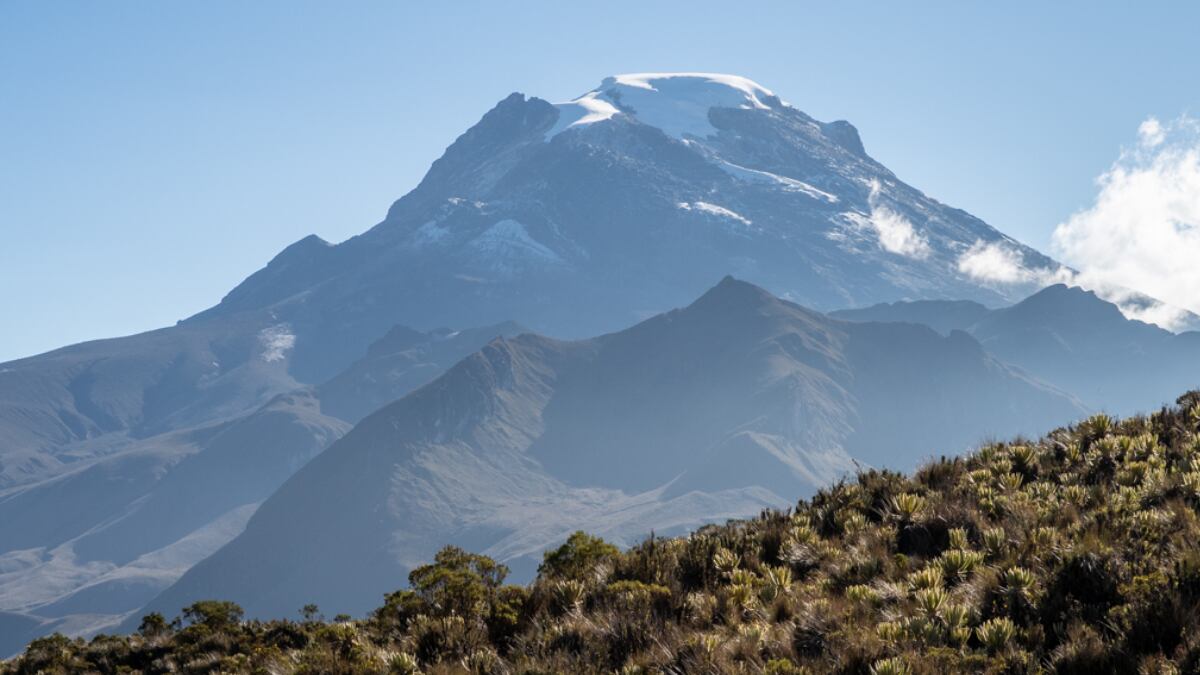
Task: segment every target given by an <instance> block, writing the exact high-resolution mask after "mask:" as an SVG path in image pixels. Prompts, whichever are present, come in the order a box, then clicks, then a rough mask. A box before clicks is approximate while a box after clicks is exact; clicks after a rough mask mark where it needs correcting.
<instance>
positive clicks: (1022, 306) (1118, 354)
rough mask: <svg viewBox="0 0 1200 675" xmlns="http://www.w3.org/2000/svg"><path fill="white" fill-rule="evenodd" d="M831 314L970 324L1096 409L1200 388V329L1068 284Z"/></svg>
mask: <svg viewBox="0 0 1200 675" xmlns="http://www.w3.org/2000/svg"><path fill="white" fill-rule="evenodd" d="M831 316H834V317H838V318H842V319H847V320H852V321H902V322H912V323H918V324H924V325H928V326H930V327H932V328H934V329H935V330H938V331H940V332H943V333H948V332H953V331H956V330H958V331H966V332H967V333H970V334H971V335H972V336H973V337H975V338H976V339H977V340H979V342H980V344H982V345H983V348H984V349H986V350H987V351H988V352H990V353H991V354H994V355H995V356H997V357H998V358H1000V359H1001V360H1003V361H1005V362H1007V363H1011V364H1013V365H1016V366H1019V367H1021V368H1023V369H1024V370H1026V371H1027V372H1030V373H1033V374H1035V375H1036V376H1037V377H1038V378H1040V379H1042V380H1044V381H1046V382H1049V383H1052V384H1054V385H1055V386H1057V387H1059V388H1061V389H1063V390H1064V391H1069V392H1071V393H1072V394H1075V395H1076V396H1078V397H1079V398H1080V399H1081V400H1083V401H1084V403H1086V404H1087V405H1088V406H1089V407H1090V408H1093V409H1095V410H1107V411H1110V412H1114V413H1119V414H1132V413H1136V412H1144V411H1146V410H1147V409H1152V408H1154V407H1157V406H1159V405H1164V404H1166V403H1168V402H1169V400H1167V398H1168V395H1167V392H1170V391H1187V390H1189V389H1195V388H1198V387H1200V333H1197V332H1187V333H1180V334H1175V333H1171V332H1169V331H1166V330H1163V329H1161V328H1159V327H1157V326H1153V325H1150V324H1146V323H1142V322H1140V321H1131V320H1129V319H1126V318H1125V317H1124V316H1123V315H1122V314H1121V311H1120V310H1119V309H1118V308H1117V306H1116V305H1113V304H1112V303H1109V302H1106V301H1104V300H1102V299H1100V298H1099V297H1097V296H1096V294H1095V293H1092V292H1090V291H1085V290H1083V289H1081V288H1076V287H1068V286H1064V285H1062V284H1057V285H1054V286H1050V287H1048V288H1046V289H1044V290H1042V291H1039V292H1038V293H1036V294H1034V295H1032V296H1030V297H1029V298H1026V299H1025V300H1023V301H1021V302H1019V303H1017V304H1015V305H1013V306H1011V307H1005V308H1003V309H988V308H986V307H984V306H983V305H980V304H978V303H973V302H963V301H957V302H950V301H924V302H897V303H891V304H880V305H875V306H873V307H868V308H865V309H856V310H843V311H838V312H833V313H832V314H831ZM1187 364H1192V366H1193V367H1188V365H1187Z"/></svg>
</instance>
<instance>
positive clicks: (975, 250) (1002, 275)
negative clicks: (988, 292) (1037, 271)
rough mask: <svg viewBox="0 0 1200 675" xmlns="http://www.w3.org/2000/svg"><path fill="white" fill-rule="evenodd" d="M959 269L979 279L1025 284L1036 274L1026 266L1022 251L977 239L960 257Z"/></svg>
mask: <svg viewBox="0 0 1200 675" xmlns="http://www.w3.org/2000/svg"><path fill="white" fill-rule="evenodd" d="M958 271H959V272H962V273H963V274H965V275H967V276H969V277H971V278H972V279H976V280H979V281H987V282H994V283H1001V284H1023V283H1028V282H1030V281H1033V280H1034V278H1035V275H1034V273H1033V272H1031V271H1030V270H1028V269H1026V268H1025V263H1024V261H1023V259H1022V257H1021V254H1020V252H1018V251H1016V250H1014V249H1012V248H1009V247H1008V246H1005V245H1003V244H1001V243H999V242H995V241H992V242H984V241H977V242H975V245H973V246H972V247H971V248H969V249H968V250H967V252H966V253H964V254H962V256H960V257H959V259H958Z"/></svg>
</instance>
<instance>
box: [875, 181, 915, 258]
mask: <svg viewBox="0 0 1200 675" xmlns="http://www.w3.org/2000/svg"><path fill="white" fill-rule="evenodd" d="M879 195H880V186H879V181H871V195H870V197H868V204H869V205H870V206H871V219H870V225H871V228H872V229H874V230H875V234H876V235H878V237H879V246H880V247H881V248H883V250H885V251H889V252H891V253H895V254H897V255H903V256H908V257H910V258H917V259H922V258H925V257H926V256H928V255H929V242H927V241H925V238H924V237H922V236H921V235H920V234H918V233H917V230H916V228H915V227H913V224H912V222H911V221H909V220H908V218H905V217H904V216H902V215H900V214H899V213H896V212H895V211H893V210H891V209H890V208H888V207H887V206H886V205H884V204H883V203H882V200H881V199H880V198H879Z"/></svg>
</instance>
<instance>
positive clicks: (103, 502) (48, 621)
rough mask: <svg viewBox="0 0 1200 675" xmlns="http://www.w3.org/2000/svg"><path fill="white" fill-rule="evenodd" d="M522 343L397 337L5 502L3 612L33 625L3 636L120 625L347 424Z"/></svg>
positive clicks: (474, 336)
mask: <svg viewBox="0 0 1200 675" xmlns="http://www.w3.org/2000/svg"><path fill="white" fill-rule="evenodd" d="M521 330H522V329H521V327H520V326H518V325H516V324H512V323H505V324H500V325H496V326H490V327H486V328H478V329H471V330H463V331H449V330H440V331H434V332H431V333H423V332H419V331H414V330H412V329H408V328H404V327H399V326H397V327H394V328H393V329H392V330H391V331H389V332H388V333H387V334H386V335H385V336H384V337H383V338H381V339H380V340H378V341H377V342H375V343H374V344H372V345H371V347H370V348H369V349H368V350H367V353H366V355H365V356H364V357H363V358H362V359H360V360H358V361H356V362H355V363H354V364H353V365H352V366H351V367H350V368H348V369H347V370H346V371H345V372H343V373H340V374H339V375H338V376H336V377H334V378H332V379H331V380H330V381H329V382H327V383H324V384H322V385H319V386H316V387H300V388H296V389H293V390H292V391H289V392H287V393H284V394H278V395H276V396H274V397H273V398H272V399H271V400H269V401H268V402H266V403H265V404H263V405H262V406H260V407H259V408H258V409H257V410H254V411H253V412H251V413H249V414H246V415H243V416H241V417H233V418H232V419H223V418H219V419H218V420H217V421H208V422H202V423H199V424H195V425H194V426H188V427H187V428H185V429H182V430H178V431H169V432H163V433H147V434H146V435H145V437H138V433H137V427H136V426H134V425H130V426H134V428H133V429H125V430H121V431H120V432H116V433H114V434H113V435H114V436H116V435H119V436H120V437H121V438H122V441H123V442H122V443H121V444H120V446H119V447H114V448H112V449H111V451H109V452H106V453H98V454H97V455H95V456H87V457H84V456H79V457H74V458H72V460H71V461H69V462H64V463H63V465H62V470H60V471H59V472H58V473H56V474H55V475H52V476H50V477H49V478H44V479H42V480H35V481H33V482H27V483H24V484H21V485H17V486H13V487H9V488H7V489H3V490H0V612H7V614H5V615H4V616H5V617H6V621H8V622H9V623H12V624H13V626H17V625H21V626H28V627H27V628H22V631H23V632H19V631H17V630H16V628H14V629H13V630H12V631H0V633H7V634H9V635H13V636H18V635H22V634H24V635H25V637H24V638H17V637H14V638H13V639H14V640H16V639H20V640H21V644H23V643H24V641H26V640H27V638H28V637H29V636H31V635H36V634H38V633H41V632H46V631H49V630H65V631H68V632H87V631H91V630H96V629H98V628H103V627H105V626H108V625H111V624H113V623H115V622H117V621H120V620H121V619H122V618H123V617H124V616H125V615H127V614H128V613H129V612H131V611H133V610H136V609H137V608H139V607H141V606H142V605H143V604H145V603H146V602H148V601H149V600H150V599H152V598H153V597H154V596H155V595H157V594H158V593H159V592H160V591H161V590H162V589H163V588H165V587H166V586H168V585H170V584H171V583H172V582H174V581H175V579H177V578H178V577H179V576H180V575H181V574H182V573H183V572H184V571H185V570H187V569H188V568H190V567H191V566H192V565H194V564H195V563H196V562H198V561H200V560H202V559H203V558H204V557H206V556H208V555H209V554H211V553H212V552H214V551H216V550H217V549H219V548H220V547H221V546H222V545H224V544H225V543H226V542H228V541H229V540H230V539H232V538H233V537H235V536H236V535H237V534H238V533H239V532H241V530H242V528H243V527H244V526H245V523H246V520H247V519H248V518H249V517H250V515H251V514H252V513H254V510H255V508H257V506H258V504H259V503H260V502H262V501H263V500H264V499H266V498H267V497H268V496H269V495H270V494H271V493H272V492H274V491H275V489H276V488H277V487H279V485H280V484H281V483H283V481H284V480H286V479H287V478H288V477H289V476H290V475H291V474H292V473H294V472H295V471H296V470H297V469H299V468H300V467H301V466H303V465H304V464H305V463H306V462H307V461H308V460H309V459H311V458H312V457H314V456H315V455H316V454H317V453H319V452H320V451H321V450H323V449H324V448H325V447H327V446H328V445H329V444H330V443H331V442H332V441H333V440H335V439H337V438H339V437H340V436H341V435H342V434H344V433H345V432H346V431H347V430H349V429H350V427H351V426H352V423H353V422H355V421H357V420H359V419H361V418H362V417H363V416H365V415H366V414H367V413H369V412H371V411H373V410H374V409H375V408H378V407H380V406H381V405H383V403H386V402H389V401H392V400H394V399H396V398H399V397H401V396H403V395H404V394H406V393H408V392H409V391H411V390H413V389H415V388H417V387H419V386H420V385H422V384H425V383H426V382H428V381H429V380H431V379H433V378H435V377H437V376H438V375H440V374H441V373H442V371H444V370H445V369H446V368H448V367H449V366H451V365H452V364H454V363H455V362H456V361H458V360H459V359H461V358H462V357H463V356H466V355H467V354H469V353H471V352H473V351H475V350H476V349H478V348H479V347H481V346H482V345H484V344H486V343H487V342H488V341H489V340H491V339H493V338H495V337H497V336H503V335H514V334H516V333H518V332H521ZM67 351H69V350H67ZM267 355H268V356H270V354H269V353H268V354H267ZM244 367H246V366H244ZM248 367H249V368H260V369H269V368H273V367H275V363H274V362H273V361H270V360H268V359H266V358H263V359H262V360H261V361H260V362H259V363H252V364H250V365H249V366H248ZM280 370H282V369H280ZM280 382H281V385H280V386H281V387H282V386H283V383H286V382H289V380H287V379H284V378H282V377H281V379H280ZM291 385H292V386H293V387H295V386H296V385H295V383H294V382H291ZM114 409H115V408H114ZM199 419H206V418H204V417H200V418H199ZM101 438H103V437H101ZM8 646H11V648H13V649H15V648H17V647H19V646H20V645H19V644H13V645H8V643H5V642H3V641H0V651H3V649H5V648H7V647H8Z"/></svg>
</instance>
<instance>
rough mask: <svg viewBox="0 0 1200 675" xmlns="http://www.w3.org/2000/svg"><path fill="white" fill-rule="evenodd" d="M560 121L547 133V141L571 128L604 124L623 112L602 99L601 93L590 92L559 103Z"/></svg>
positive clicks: (557, 105)
mask: <svg viewBox="0 0 1200 675" xmlns="http://www.w3.org/2000/svg"><path fill="white" fill-rule="evenodd" d="M555 107H557V108H558V121H557V122H555V123H554V127H552V128H551V129H550V131H548V132H546V140H550V139H551V138H554V137H555V136H557V135H559V134H561V133H562V132H564V131H566V130H567V129H570V128H571V127H580V126H587V125H589V124H595V123H596V122H603V121H604V120H606V119H609V118H611V117H612V116H613V115H616V114H617V113H619V112H621V111H620V110H617V107H616V106H615V105H613V104H612V103H609V102H608V101H606V100H604V99H602V98H600V92H598V91H589V92H588V93H586V94H584V95H583V96H580V97H579V98H577V99H575V100H573V101H567V102H566V103H558V104H556V105H555Z"/></svg>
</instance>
